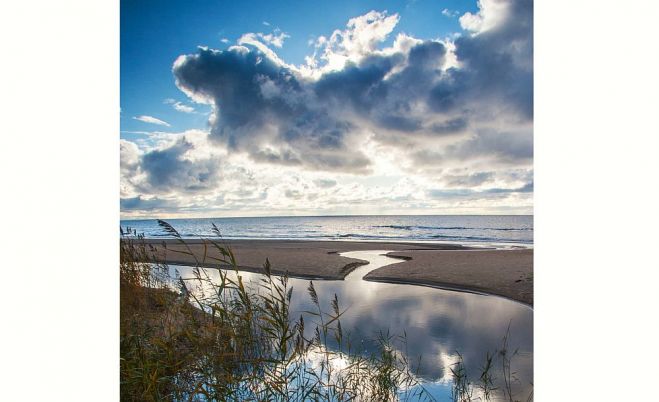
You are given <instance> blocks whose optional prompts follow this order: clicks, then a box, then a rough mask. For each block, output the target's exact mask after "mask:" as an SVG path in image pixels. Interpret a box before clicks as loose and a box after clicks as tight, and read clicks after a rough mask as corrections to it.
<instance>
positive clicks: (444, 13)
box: [442, 8, 460, 18]
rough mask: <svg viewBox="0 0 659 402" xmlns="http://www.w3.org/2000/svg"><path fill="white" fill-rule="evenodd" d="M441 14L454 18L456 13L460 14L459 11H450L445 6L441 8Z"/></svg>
mask: <svg viewBox="0 0 659 402" xmlns="http://www.w3.org/2000/svg"><path fill="white" fill-rule="evenodd" d="M442 15H444V16H446V17H449V18H455V17H457V16H458V15H460V12H459V11H451V10H449V9H448V8H445V9H443V10H442Z"/></svg>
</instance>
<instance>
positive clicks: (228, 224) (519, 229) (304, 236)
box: [121, 215, 533, 246]
mask: <svg viewBox="0 0 659 402" xmlns="http://www.w3.org/2000/svg"><path fill="white" fill-rule="evenodd" d="M167 222H169V223H170V224H171V225H172V226H174V228H176V230H178V231H179V233H180V234H181V235H182V236H183V237H186V238H196V237H212V236H213V232H212V229H211V223H215V225H217V226H218V227H219V229H220V231H221V232H222V236H223V237H224V238H227V239H300V240H361V241H364V240H366V241H414V242H434V243H446V242H451V243H461V244H479V245H490V244H510V245H521V246H531V245H532V244H533V216H532V215H479V216H476V215H469V216H466V215H444V216H438V215H432V216H420V215H416V216H388V215H387V216H384V215H375V216H318V217H259V218H200V219H169V220H167ZM121 227H122V228H124V229H125V228H127V227H129V228H130V229H131V230H133V229H134V230H135V231H136V232H137V233H138V234H144V235H145V237H147V238H166V237H168V235H167V234H166V233H165V232H164V230H162V228H160V227H159V226H158V222H157V221H156V220H155V219H149V220H122V221H121Z"/></svg>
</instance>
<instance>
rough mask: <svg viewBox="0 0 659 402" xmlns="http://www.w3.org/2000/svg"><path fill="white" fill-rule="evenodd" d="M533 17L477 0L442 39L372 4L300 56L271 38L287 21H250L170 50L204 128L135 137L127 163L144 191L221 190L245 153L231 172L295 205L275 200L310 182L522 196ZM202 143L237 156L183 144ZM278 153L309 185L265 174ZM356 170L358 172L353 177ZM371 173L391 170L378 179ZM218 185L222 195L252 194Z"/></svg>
mask: <svg viewBox="0 0 659 402" xmlns="http://www.w3.org/2000/svg"><path fill="white" fill-rule="evenodd" d="M532 18H533V3H532V1H530V0H515V1H512V0H511V1H504V0H496V1H495V0H482V1H480V2H479V12H478V13H474V14H472V13H465V14H464V15H463V16H462V17H461V18H460V23H461V26H462V27H463V28H464V29H465V32H463V33H462V34H461V35H459V36H452V37H451V38H449V39H441V40H440V39H419V38H415V37H413V36H410V35H408V34H403V33H397V34H395V30H396V27H397V24H398V22H399V20H400V16H399V15H398V14H389V13H387V12H378V11H371V12H369V13H367V14H365V15H362V16H358V17H355V18H352V19H350V20H349V21H348V23H347V24H346V26H345V28H344V29H337V30H335V31H334V32H333V33H332V34H331V35H329V36H327V37H325V36H320V37H318V38H317V39H316V40H315V42H314V48H313V54H311V55H309V56H308V57H307V58H306V62H305V63H304V64H302V65H293V64H289V63H287V62H285V61H284V60H282V59H281V58H280V57H279V56H278V55H277V53H276V52H275V51H274V50H273V48H277V47H278V45H280V44H282V43H283V40H284V39H285V38H286V37H285V36H281V35H285V34H283V33H282V32H281V31H277V32H274V33H273V34H269V35H273V36H270V37H268V35H266V34H257V33H250V34H245V35H243V36H242V37H241V38H240V39H239V41H238V45H236V46H230V47H229V48H227V49H225V50H215V49H209V48H206V47H201V48H199V49H198V50H197V51H196V52H195V53H192V54H186V55H182V56H180V57H178V58H177V60H176V61H175V63H174V65H173V67H172V72H173V75H174V77H175V80H176V85H177V87H178V88H179V89H180V90H181V91H182V92H183V93H185V94H186V95H187V96H188V97H189V98H190V99H192V100H194V101H195V102H199V103H205V104H208V105H210V106H211V107H212V113H211V116H210V119H209V131H208V133H207V137H205V140H204V141H205V142H204V143H193V144H194V145H190V144H188V143H187V142H186V141H185V140H179V141H180V142H176V143H168V146H167V147H162V146H160V147H159V148H157V149H151V150H148V152H147V151H141V152H142V153H141V154H139V155H138V161H137V162H134V161H135V156H134V152H133V151H134V150H130V149H128V148H129V147H127V149H126V151H125V154H126V162H125V163H124V165H125V166H126V169H129V168H130V169H132V168H135V166H137V167H136V168H135V169H136V171H135V173H134V174H135V175H136V177H139V178H140V180H137V179H135V180H133V182H134V183H135V185H136V186H137V185H138V184H139V186H141V187H139V186H137V187H134V189H135V188H141V189H142V190H143V191H145V192H146V191H149V192H150V193H147V194H151V195H152V196H156V195H160V194H172V193H185V192H188V193H191V194H200V193H213V194H214V196H219V194H218V191H220V190H218V189H219V188H220V187H222V186H223V184H222V183H224V180H230V177H231V175H232V174H238V175H241V177H243V176H242V175H244V174H243V173H241V172H239V171H237V170H235V169H234V168H232V167H231V166H230V165H231V164H232V163H234V162H235V163H240V164H242V166H249V167H250V171H251V172H252V173H250V174H251V175H252V179H249V180H248V179H246V178H245V179H244V180H246V181H242V182H240V183H236V185H238V186H244V185H245V184H244V183H249V186H251V187H250V190H249V192H250V194H252V196H251V197H255V198H254V200H253V202H258V203H259V205H269V207H271V208H272V210H276V209H277V208H283V207H282V205H289V204H280V203H279V202H284V201H281V200H285V199H287V198H288V199H289V201H290V199H293V198H294V196H295V195H296V193H295V191H298V192H300V194H305V195H307V194H308V197H305V198H304V199H302V198H300V199H299V200H298V204H299V205H303V204H304V203H303V201H304V202H307V201H308V202H311V199H314V200H315V201H314V202H319V203H321V201H322V202H324V203H325V205H347V204H341V203H351V202H352V203H358V202H360V201H359V200H366V201H368V202H372V203H374V204H373V205H377V206H381V205H385V204H386V203H385V202H384V201H383V200H386V199H390V200H392V199H393V198H396V199H397V203H398V204H397V205H399V206H401V208H402V206H404V205H407V206H408V207H409V208H412V209H413V208H415V207H417V206H418V207H419V208H422V206H424V205H426V206H427V205H439V204H433V203H437V202H440V201H441V199H442V198H441V197H444V198H443V199H444V200H445V201H446V202H447V203H455V204H450V205H453V206H460V208H462V205H464V204H461V203H462V202H463V201H464V202H469V203H476V204H477V202H480V201H478V200H487V201H488V202H494V201H492V200H493V199H495V200H504V198H505V197H513V198H505V199H507V200H508V201H509V202H513V201H511V200H516V201H515V202H519V203H521V204H520V205H526V206H528V205H529V204H528V203H529V202H530V201H529V200H530V198H529V193H528V192H524V191H521V190H520V189H521V188H522V187H523V186H524V185H525V184H528V183H531V182H532V158H533V130H532V128H533V36H532V31H533V21H532ZM394 34H395V37H394V38H393V41H392V42H391V45H389V46H384V45H383V43H384V42H385V41H386V40H387V39H388V38H389V37H390V36H392V35H394ZM276 35H280V37H281V43H280V42H278V41H276V40H275V36H276ZM205 147H207V150H212V149H222V150H226V153H227V155H229V156H228V158H229V159H230V160H233V161H234V162H230V161H228V160H227V159H226V157H223V158H224V159H221V158H219V157H218V156H217V155H215V154H212V152H211V154H212V155H210V154H209V155H205V156H204V157H193V156H191V155H199V154H200V153H202V152H203V151H204V149H206V148H205ZM129 151H130V152H129ZM122 161H123V159H122ZM122 163H123V162H122ZM168 164H171V165H172V166H175V167H176V169H178V170H180V171H181V173H180V174H179V173H176V172H175V171H174V170H169V169H168V168H167V167H166V166H165V165H168ZM227 164H228V165H227ZM124 165H122V166H124ZM218 166H221V167H218ZM273 166H276V167H277V169H283V170H284V171H286V172H289V173H288V174H295V175H297V176H299V177H306V179H305V181H304V182H305V183H306V184H305V185H306V186H308V187H307V188H298V187H295V186H299V185H300V184H290V183H288V184H283V183H281V184H280V185H273V186H268V185H267V183H269V181H270V182H272V180H275V179H277V178H276V177H275V178H273V176H271V175H270V174H269V172H268V171H270V170H273V169H272V167H273ZM231 169H234V170H231ZM229 172H231V173H229ZM255 172H260V173H255ZM520 172H522V173H520ZM328 173H331V174H332V175H333V176H332V179H328V178H327V174H328ZM335 176H340V177H342V179H339V178H336V179H335ZM350 177H353V178H364V182H363V183H361V184H359V183H358V184H359V186H358V187H354V188H352V187H350V186H349V185H348V184H346V183H352V184H355V183H354V182H350V180H352V179H347V178H350ZM376 177H377V178H378V179H377V181H376V179H375V178H376ZM392 177H410V178H414V180H412V181H410V182H405V183H404V184H395V183H399V181H398V179H396V180H394V179H391V178H392ZM368 178H374V179H372V180H371V179H368ZM387 178H388V179H387ZM241 180H242V179H241ZM254 180H255V181H256V182H254ZM323 180H327V181H323ZM346 180H347V181H346ZM360 180H361V179H360ZM368 180H371V181H373V182H377V183H386V184H382V185H381V187H379V189H378V190H376V189H375V188H374V187H373V185H369V184H368ZM275 181H276V180H275ZM332 182H333V183H334V184H332ZM352 184H351V185H352ZM355 185H357V184H355ZM394 185H398V186H399V187H397V191H399V192H398V193H396V194H395V195H394V194H393V193H392V188H393V187H392V186H394ZM213 186H215V188H216V190H215V191H214V192H213ZM218 186H219V187H218ZM291 186H293V187H291ZM361 186H363V187H361ZM400 186H402V187H400ZM526 188H527V189H528V188H532V186H531V187H526ZM488 189H489V192H488ZM496 189H517V190H516V191H507V192H505V191H498V190H496ZM287 190H288V196H287V194H286V191H287ZM135 191H138V192H139V191H141V190H135ZM245 191H247V190H245ZM225 193H226V194H225V195H226V196H225V197H224V199H223V202H224V203H225V204H223V205H225V206H228V205H230V204H231V202H233V201H232V200H239V199H244V198H241V197H245V194H246V193H244V194H239V193H231V192H230V191H228V190H227V191H225ZM257 194H258V196H256V195H257ZM263 194H265V198H263V196H262V195H263ZM133 196H135V194H134V193H133ZM277 197H280V198H277ZM360 197H361V198H360ZM387 197H389V198H387ZM461 197H462V198H461ZM203 202H210V201H207V200H206V201H203ZM236 202H238V201H236ZM249 202H252V201H249ZM483 202H485V201H483ZM298 204H296V205H298ZM476 204H474V205H476ZM199 205H202V204H199ZM309 205H312V204H309ZM313 205H316V207H318V208H320V207H319V206H318V205H321V204H313ZM442 205H444V204H442ZM470 205H471V204H470ZM478 205H490V204H478ZM492 205H494V204H492ZM502 205H503V204H502Z"/></svg>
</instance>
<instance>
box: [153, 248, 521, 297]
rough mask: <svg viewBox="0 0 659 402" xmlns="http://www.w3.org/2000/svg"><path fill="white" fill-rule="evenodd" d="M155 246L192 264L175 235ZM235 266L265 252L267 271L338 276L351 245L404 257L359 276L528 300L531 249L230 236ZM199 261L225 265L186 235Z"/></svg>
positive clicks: (348, 266)
mask: <svg viewBox="0 0 659 402" xmlns="http://www.w3.org/2000/svg"><path fill="white" fill-rule="evenodd" d="M147 242H148V243H150V244H151V245H153V246H154V247H155V248H156V253H157V256H158V258H159V259H160V260H161V261H164V262H167V263H169V264H178V265H194V264H195V258H194V257H193V256H191V255H187V254H183V253H181V252H180V251H182V250H185V247H184V246H182V245H181V244H180V243H178V242H177V241H176V240H165V241H163V240H147ZM225 243H226V244H228V245H229V246H230V247H231V249H232V250H233V252H234V254H235V256H236V261H237V263H238V267H239V269H240V270H245V271H251V272H262V270H263V264H264V262H265V260H266V258H267V259H268V260H269V261H270V264H271V269H272V272H273V273H276V274H282V273H284V272H288V274H289V276H291V277H298V278H318V279H343V278H344V277H345V276H346V275H347V274H348V273H350V271H352V270H353V269H354V268H356V267H357V266H359V265H363V264H366V261H363V260H358V259H354V258H348V257H342V256H340V255H339V253H343V252H347V251H357V250H392V252H391V253H389V255H390V256H391V257H397V258H403V259H406V260H407V261H405V262H403V263H400V264H395V265H391V266H385V267H382V268H379V269H376V270H375V271H373V272H370V273H369V274H368V275H366V277H365V278H364V279H366V280H373V281H383V282H398V283H410V284H422V285H429V286H437V287H444V288H451V289H461V290H470V291H476V292H481V293H487V294H494V295H500V296H504V297H507V298H510V299H513V300H517V301H520V302H523V303H526V304H529V305H532V304H533V250H531V249H529V250H484V249H471V248H468V247H463V246H460V245H455V244H419V243H387V242H352V241H304V240H231V241H225ZM186 244H187V245H188V246H189V247H190V250H191V251H192V253H193V254H194V255H195V257H196V258H197V260H198V261H199V262H200V265H203V266H206V267H216V268H220V267H221V268H228V266H227V265H226V264H222V263H220V262H218V261H217V258H218V257H219V256H220V255H219V253H218V251H217V250H216V249H214V248H213V247H212V246H209V247H208V248H207V249H206V257H205V258H204V252H205V251H204V246H203V243H202V242H201V241H200V240H186Z"/></svg>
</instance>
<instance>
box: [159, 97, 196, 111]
mask: <svg viewBox="0 0 659 402" xmlns="http://www.w3.org/2000/svg"><path fill="white" fill-rule="evenodd" d="M165 103H166V104H168V105H172V107H173V108H174V110H176V111H177V112H182V113H194V108H193V107H192V106H188V105H185V104H183V103H181V102H179V101H176V100H174V99H171V98H168V99H165Z"/></svg>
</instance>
